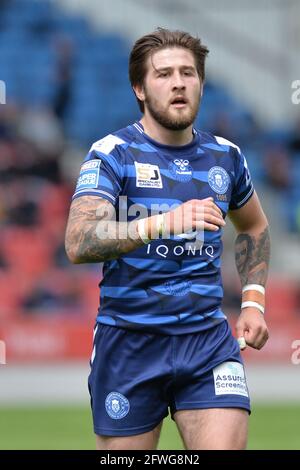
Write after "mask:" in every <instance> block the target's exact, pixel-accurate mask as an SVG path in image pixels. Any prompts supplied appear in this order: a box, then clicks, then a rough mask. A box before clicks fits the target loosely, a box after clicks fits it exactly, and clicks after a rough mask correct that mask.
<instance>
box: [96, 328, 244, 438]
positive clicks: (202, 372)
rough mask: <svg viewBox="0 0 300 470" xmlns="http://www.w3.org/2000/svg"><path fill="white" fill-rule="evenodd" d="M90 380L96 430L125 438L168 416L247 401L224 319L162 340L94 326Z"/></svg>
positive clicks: (236, 350) (235, 345)
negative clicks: (191, 331)
mask: <svg viewBox="0 0 300 470" xmlns="http://www.w3.org/2000/svg"><path fill="white" fill-rule="evenodd" d="M93 346H94V348H93V355H92V359H91V373H90V375H89V379H88V385H89V392H90V396H91V407H92V414H93V422H94V431H95V433H96V434H98V435H106V436H130V435H136V434H142V433H145V432H148V431H151V430H152V429H154V428H155V427H156V426H157V425H158V424H159V423H160V422H161V421H162V419H163V418H164V417H166V416H167V415H168V413H169V410H170V412H171V415H172V418H173V416H174V413H176V411H178V410H190V409H206V408H243V409H245V410H248V412H249V413H250V400H249V395H248V388H247V383H246V378H245V373H244V366H243V360H242V357H241V354H240V349H239V345H238V343H237V340H236V339H235V338H234V337H233V335H232V332H231V329H230V326H229V324H228V322H227V321H226V320H224V321H223V322H221V323H219V324H218V325H216V326H214V327H212V328H210V329H208V330H206V331H201V332H198V333H190V334H183V335H174V336H171V335H159V334H152V333H146V332H140V331H132V330H125V329H122V328H116V327H112V326H108V325H103V324H100V323H98V324H97V325H96V327H95V330H94V344H93Z"/></svg>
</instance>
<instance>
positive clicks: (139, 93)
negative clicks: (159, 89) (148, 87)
mask: <svg viewBox="0 0 300 470" xmlns="http://www.w3.org/2000/svg"><path fill="white" fill-rule="evenodd" d="M133 91H134V93H135V95H136V97H137V98H138V99H139V100H140V101H145V92H144V87H143V86H142V85H135V86H134V87H133Z"/></svg>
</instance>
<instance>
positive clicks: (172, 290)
mask: <svg viewBox="0 0 300 470" xmlns="http://www.w3.org/2000/svg"><path fill="white" fill-rule="evenodd" d="M164 286H165V289H166V293H168V294H170V295H176V296H179V297H182V296H184V295H186V294H187V293H188V292H189V291H190V289H191V286H192V283H191V281H181V282H180V281H176V280H171V281H167V282H166V283H165V285H164Z"/></svg>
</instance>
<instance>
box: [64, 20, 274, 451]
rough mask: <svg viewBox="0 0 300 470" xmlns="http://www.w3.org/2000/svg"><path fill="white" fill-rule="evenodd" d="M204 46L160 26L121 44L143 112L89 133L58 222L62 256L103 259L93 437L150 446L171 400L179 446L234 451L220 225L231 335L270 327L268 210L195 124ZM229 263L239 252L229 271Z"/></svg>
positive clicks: (221, 143)
mask: <svg viewBox="0 0 300 470" xmlns="http://www.w3.org/2000/svg"><path fill="white" fill-rule="evenodd" d="M207 53H208V49H207V48H206V47H205V46H204V45H203V44H202V43H201V41H200V39H198V38H195V37H193V36H191V35H190V34H188V33H186V32H182V31H169V30H166V29H162V28H159V29H158V30H156V31H154V32H153V33H151V34H148V35H146V36H143V37H142V38H140V39H139V40H138V41H137V42H136V43H135V44H134V47H133V49H132V51H131V54H130V60H129V76H130V81H131V85H132V88H133V91H134V93H135V95H136V98H137V100H138V104H139V107H140V110H141V111H142V113H143V116H142V118H141V120H140V121H137V122H135V123H134V124H131V125H129V126H128V127H126V128H125V129H121V130H119V131H117V132H114V133H112V134H110V135H108V136H106V137H104V138H102V139H100V140H99V141H97V142H96V143H94V144H93V145H92V147H91V149H90V151H89V153H88V155H87V157H86V159H85V162H84V163H83V165H82V168H81V172H80V176H79V180H78V184H77V187H76V190H75V194H74V198H73V201H72V205H71V209H70V215H69V221H68V227H67V232H66V251H67V253H68V256H69V258H70V260H71V261H72V262H73V263H97V262H103V263H104V265H103V280H102V281H101V283H100V298H101V303H100V307H99V311H98V316H97V322H96V326H95V330H94V348H93V354H92V358H91V373H90V376H89V391H90V394H91V404H92V412H93V420H94V431H95V434H96V440H97V448H98V449H105V450H108V449H155V448H156V446H157V443H158V439H159V434H160V429H161V424H162V421H163V419H164V417H165V416H167V415H168V412H169V409H170V412H171V415H172V418H173V419H174V420H175V422H176V424H177V427H178V429H179V432H180V434H181V436H182V439H183V443H184V445H185V447H186V448H187V449H243V448H245V447H246V441H247V423H248V415H249V412H250V402H249V396H248V389H247V384H246V379H245V373H244V367H243V361H242V358H241V354H240V348H239V343H238V341H237V340H236V339H235V338H234V337H233V335H232V333H231V330H230V328H229V325H228V322H227V320H226V316H225V315H224V313H223V312H222V309H221V301H222V297H223V289H222V280H221V273H220V256H221V252H222V241H221V237H222V232H223V227H224V226H225V220H224V219H225V217H226V215H227V214H228V215H229V217H230V219H231V220H232V222H233V224H234V226H235V228H236V230H237V239H236V250H237V252H240V244H241V243H244V242H245V240H248V243H247V244H246V246H251V250H249V251H248V252H247V253H244V254H243V255H244V258H243V263H242V268H241V269H240V270H239V274H240V278H241V283H242V305H241V315H240V317H239V319H238V322H237V325H236V330H237V337H238V339H239V340H240V341H241V343H243V347H245V346H246V344H248V345H249V346H250V347H253V348H255V349H260V348H261V347H262V346H263V345H264V344H265V342H266V341H267V339H268V331H267V326H266V323H265V321H264V317H263V312H264V285H265V283H266V279H267V270H268V262H269V250H270V243H269V233H268V223H267V219H266V216H265V215H264V212H263V210H262V208H261V205H260V203H259V200H258V197H257V195H256V193H255V191H254V188H253V185H252V182H251V177H250V174H249V171H248V167H247V163H246V160H245V157H244V156H243V154H242V153H241V151H240V149H239V147H237V146H236V145H235V144H233V143H231V142H229V141H228V140H226V139H224V138H222V137H216V136H213V135H210V134H208V133H205V132H202V131H200V130H197V129H195V128H194V126H193V123H194V120H195V118H196V115H197V112H198V108H199V103H200V99H201V96H202V92H203V84H204V75H205V73H204V70H205V67H204V65H205V58H206V55H207ZM239 266H241V265H240V264H238V269H239Z"/></svg>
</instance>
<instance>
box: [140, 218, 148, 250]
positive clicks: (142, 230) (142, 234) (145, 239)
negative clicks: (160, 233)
mask: <svg viewBox="0 0 300 470" xmlns="http://www.w3.org/2000/svg"><path fill="white" fill-rule="evenodd" d="M137 232H138V234H139V236H140V238H141V240H142V241H143V243H145V245H147V243H150V242H151V239H150V238H148V235H147V234H146V231H145V219H140V220H138V223H137Z"/></svg>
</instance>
